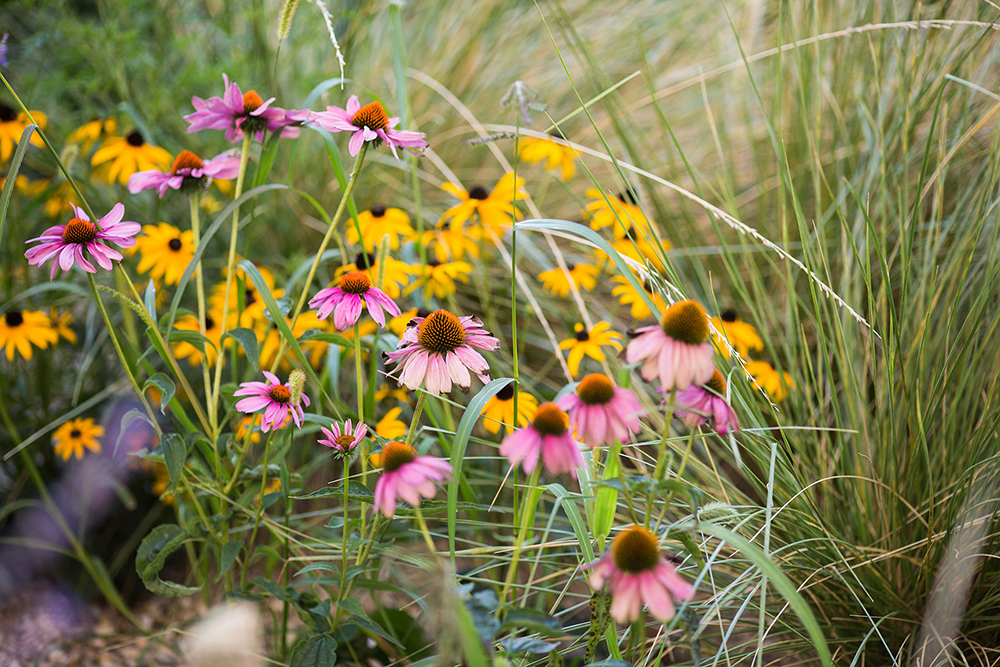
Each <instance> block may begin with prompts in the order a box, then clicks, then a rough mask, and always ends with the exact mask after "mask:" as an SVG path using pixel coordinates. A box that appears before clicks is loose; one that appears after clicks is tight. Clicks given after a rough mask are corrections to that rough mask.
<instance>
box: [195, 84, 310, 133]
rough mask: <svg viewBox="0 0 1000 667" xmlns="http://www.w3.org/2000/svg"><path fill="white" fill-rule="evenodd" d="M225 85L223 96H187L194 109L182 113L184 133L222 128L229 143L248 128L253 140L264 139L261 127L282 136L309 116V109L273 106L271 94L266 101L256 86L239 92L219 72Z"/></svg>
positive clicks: (235, 85) (297, 131)
mask: <svg viewBox="0 0 1000 667" xmlns="http://www.w3.org/2000/svg"><path fill="white" fill-rule="evenodd" d="M222 82H223V84H224V85H225V92H223V97H210V98H208V99H207V100H203V99H202V98H200V97H198V96H197V95H196V96H194V97H192V98H191V105H192V106H193V107H194V109H195V110H194V113H189V114H188V115H186V116H184V120H186V121H187V122H188V129H187V131H188V133H189V134H190V133H192V132H200V131H201V130H225V131H226V141H228V142H229V143H231V144H234V143H237V142H238V141H240V140H241V139H243V136H244V132H249V133H251V135H252V136H253V138H254V139H256V140H257V141H262V140H263V139H264V131H265V130H266V131H267V132H277V131H278V130H281V136H282V137H289V138H294V137H297V136H299V134H300V133H301V130H300V129H299V127H298V126H299V125H301V124H302V123H303V122H305V121H306V120H307V119H308V118H309V111H308V110H303V111H292V110H286V109H281V108H279V107H276V106H273V105H272V104H271V103H272V102H274V98H273V97H272V98H270V99H269V100H267V101H266V102H265V101H264V100H263V99H261V96H260V95H259V94H257V91H256V90H248V91H247V92H245V93H244V92H243V91H241V90H240V87H239V86H238V85H237V84H236V82H235V81H230V80H229V77H228V76H227V75H225V74H223V75H222Z"/></svg>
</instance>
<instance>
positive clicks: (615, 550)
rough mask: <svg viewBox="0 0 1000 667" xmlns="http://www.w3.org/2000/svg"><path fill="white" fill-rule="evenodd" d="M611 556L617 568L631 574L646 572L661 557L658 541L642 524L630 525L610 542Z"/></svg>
mask: <svg viewBox="0 0 1000 667" xmlns="http://www.w3.org/2000/svg"><path fill="white" fill-rule="evenodd" d="M611 556H612V557H613V558H614V561H615V567H617V568H618V569H619V570H622V571H624V572H629V573H632V574H637V573H639V572H648V571H649V570H652V569H653V568H654V567H656V566H657V565H658V564H659V562H660V559H661V558H662V554H661V553H660V541H659V540H658V539H656V535H653V533H651V532H649V531H648V530H646V529H645V528H643V527H642V526H631V527H630V528H626V529H625V530H624V531H622V532H621V533H619V534H618V537H616V538H615V541H614V542H612V543H611Z"/></svg>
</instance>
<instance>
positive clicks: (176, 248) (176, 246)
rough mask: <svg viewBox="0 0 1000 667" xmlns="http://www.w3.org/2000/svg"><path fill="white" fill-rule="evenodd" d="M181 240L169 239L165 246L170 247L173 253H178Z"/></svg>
mask: <svg viewBox="0 0 1000 667" xmlns="http://www.w3.org/2000/svg"><path fill="white" fill-rule="evenodd" d="M181 245H182V244H181V240H180V239H179V238H174V239H170V240H169V241H167V246H169V247H170V249H171V250H173V251H174V252H178V251H180V249H181Z"/></svg>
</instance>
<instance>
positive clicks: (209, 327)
mask: <svg viewBox="0 0 1000 667" xmlns="http://www.w3.org/2000/svg"><path fill="white" fill-rule="evenodd" d="M214 328H215V320H213V319H212V318H211V317H209V316H208V315H206V316H205V331H211V330H212V329H214Z"/></svg>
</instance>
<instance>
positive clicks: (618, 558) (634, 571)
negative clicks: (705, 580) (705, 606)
mask: <svg viewBox="0 0 1000 667" xmlns="http://www.w3.org/2000/svg"><path fill="white" fill-rule="evenodd" d="M586 567H587V568H589V569H590V570H591V572H590V585H591V586H592V587H593V588H594V589H601V588H603V587H604V584H605V583H608V580H610V586H609V587H610V588H611V616H612V618H614V619H615V620H616V621H618V622H619V623H630V622H632V621H637V620H639V619H640V618H641V617H642V604H643V603H644V602H645V603H646V606H647V607H649V613H651V614H652V615H653V616H654V617H655V618H656V619H657V620H659V621H661V622H663V623H666V622H668V621H669V620H670V619H672V618H673V617H674V602H675V601H676V602H686V601H688V600H690V599H691V598H692V597H693V596H694V587H693V586H691V584H689V583H688V582H686V581H684V580H683V579H681V576H680V575H679V574H677V571H676V570H675V569H674V566H673V565H672V564H671V563H670V561H668V560H667V559H666V558H664V557H663V553H662V552H661V551H660V542H659V540H658V539H656V536H655V535H653V533H651V532H649V531H648V530H646V529H645V528H643V527H642V526H630V527H628V528H626V529H625V530H623V531H622V532H620V533H618V537H616V538H615V540H614V542H612V543H611V550H610V551H608V553H606V554H604V555H603V556H602V557H601V558H599V559H597V560H595V561H594V562H593V563H590V564H589V565H587V566H586Z"/></svg>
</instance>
